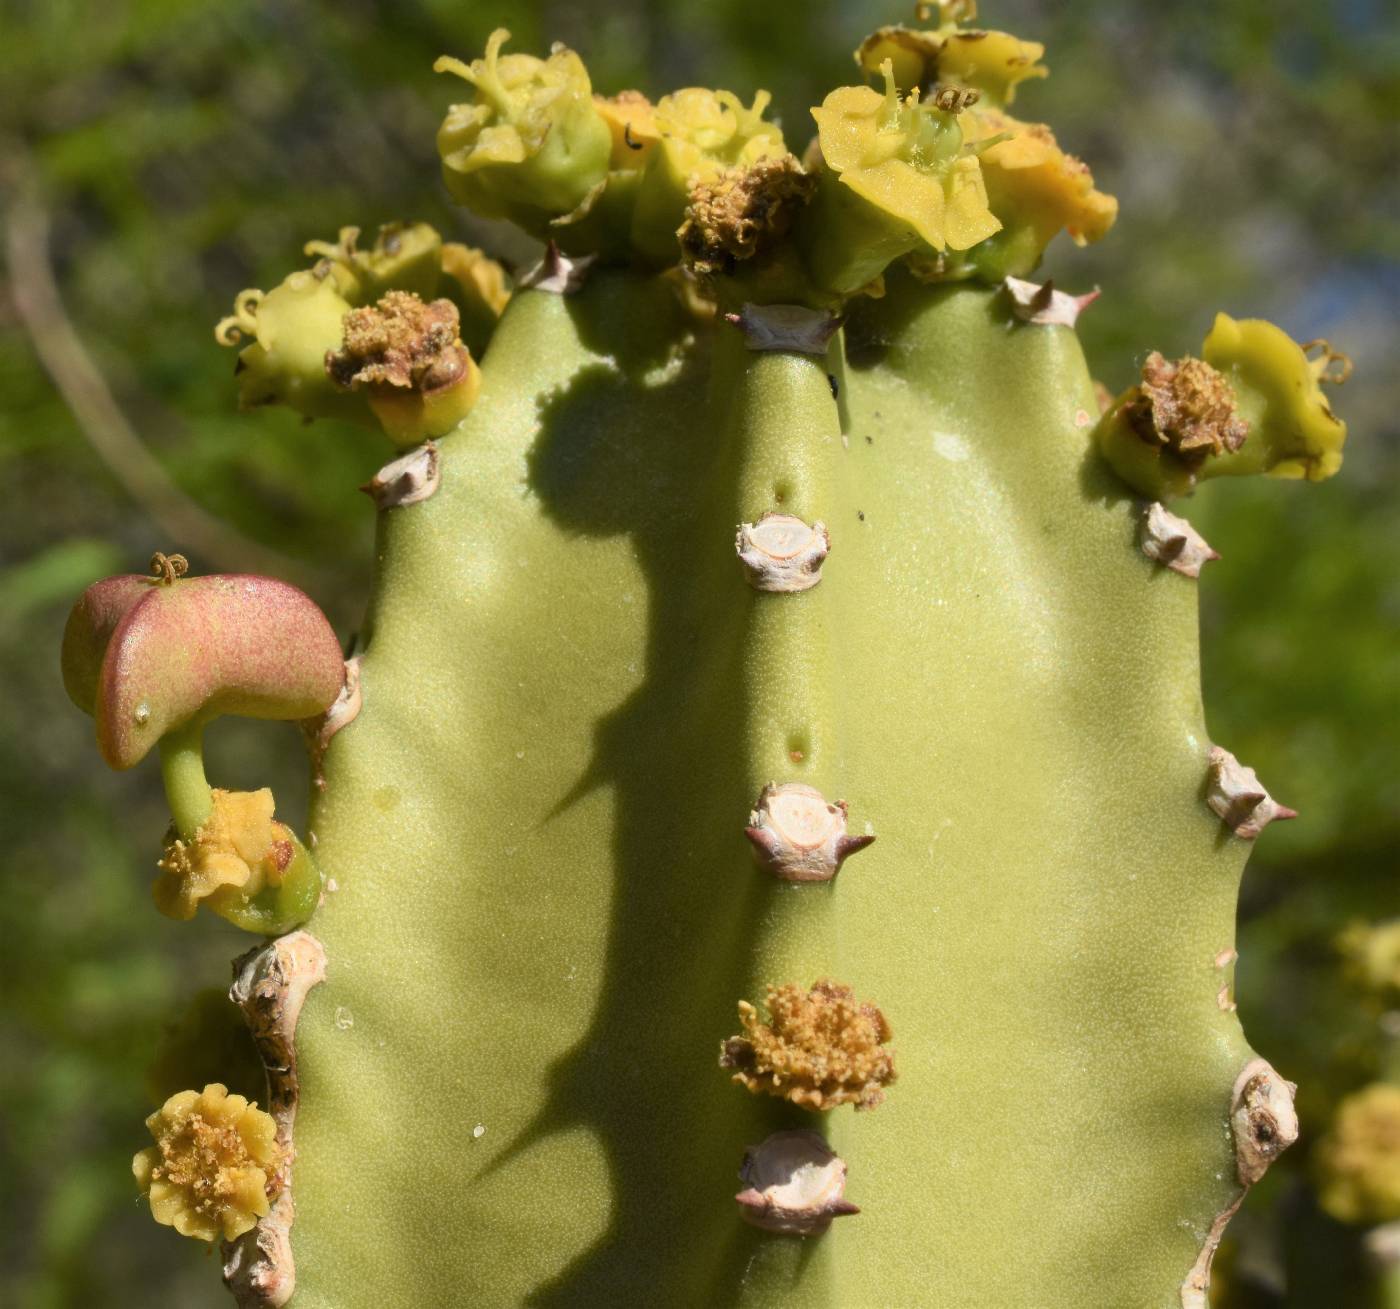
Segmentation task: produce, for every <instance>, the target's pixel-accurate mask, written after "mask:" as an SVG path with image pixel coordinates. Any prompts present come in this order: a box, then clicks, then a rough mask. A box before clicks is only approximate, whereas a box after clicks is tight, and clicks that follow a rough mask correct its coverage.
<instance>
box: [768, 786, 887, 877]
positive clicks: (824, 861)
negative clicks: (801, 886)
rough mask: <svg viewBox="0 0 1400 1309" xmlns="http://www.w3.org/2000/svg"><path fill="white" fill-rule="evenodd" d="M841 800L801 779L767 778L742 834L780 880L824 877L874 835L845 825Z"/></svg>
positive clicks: (867, 843) (872, 838)
mask: <svg viewBox="0 0 1400 1309" xmlns="http://www.w3.org/2000/svg"><path fill="white" fill-rule="evenodd" d="M846 811H847V806H846V802H845V801H844V800H837V801H836V802H835V803H834V804H833V803H830V802H828V801H827V800H826V798H825V797H824V796H823V795H822V793H821V792H820V791H818V790H816V789H815V788H813V787H810V786H805V785H803V784H802V783H801V782H783V783H778V782H769V783H768V785H767V786H765V787H764V788H763V791H762V792H761V793H760V795H759V797H758V806H757V807H756V808H755V809H754V811H753V813H751V814H750V815H749V825H748V827H746V828H745V829H744V835H745V836H746V837H748V839H749V840H750V841H751V842H752V843H753V847H754V851H755V853H756V854H757V856H758V862H759V864H760V865H761V866H762V867H763V868H765V869H766V870H767V871H768V872H770V873H772V874H773V876H774V877H777V878H779V879H780V880H782V881H785V882H829V881H830V880H831V879H832V878H833V877H835V876H836V874H837V873H838V872H840V870H841V865H842V864H843V863H844V862H845V861H846V860H847V859H848V858H849V857H850V856H851V855H853V854H856V853H857V852H858V851H860V850H864V849H865V847H866V846H868V845H870V844H871V843H872V842H873V841H874V840H875V838H874V837H873V836H869V835H864V836H852V835H850V834H849V833H848V832H847V831H846Z"/></svg>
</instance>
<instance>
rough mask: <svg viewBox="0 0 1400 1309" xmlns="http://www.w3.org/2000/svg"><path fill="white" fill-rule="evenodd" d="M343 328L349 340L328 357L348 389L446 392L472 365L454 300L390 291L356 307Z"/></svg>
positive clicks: (330, 368) (329, 367)
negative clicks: (427, 299)
mask: <svg viewBox="0 0 1400 1309" xmlns="http://www.w3.org/2000/svg"><path fill="white" fill-rule="evenodd" d="M343 327H344V332H345V338H344V344H343V345H342V347H341V349H340V350H338V351H331V352H330V353H328V354H327V355H326V371H327V372H328V373H329V374H330V376H331V380H332V381H334V382H335V383H336V384H337V385H338V386H343V387H345V388H346V389H348V390H358V389H359V388H360V387H361V386H372V387H394V388H398V389H400V390H413V391H419V392H424V393H430V392H433V391H441V390H443V389H445V388H446V387H449V386H451V385H452V384H453V383H454V382H457V381H458V380H460V379H461V377H462V376H463V375H464V374H465V373H466V371H467V369H468V367H469V364H470V356H469V355H468V354H467V351H466V349H465V347H464V346H463V345H462V342H461V340H460V339H459V337H458V334H457V329H458V317H457V306H456V305H454V304H453V303H452V301H451V300H434V301H432V303H430V304H425V303H424V302H423V301H422V300H420V299H419V298H418V297H417V296H416V295H414V294H413V293H412V292H411V291H390V292H389V294H388V295H386V296H385V297H384V298H383V299H382V300H380V302H379V303H378V304H377V305H374V306H373V307H370V306H368V305H366V306H365V307H364V308H362V309H352V310H351V311H350V312H349V313H348V314H346V315H345V318H344V320H343Z"/></svg>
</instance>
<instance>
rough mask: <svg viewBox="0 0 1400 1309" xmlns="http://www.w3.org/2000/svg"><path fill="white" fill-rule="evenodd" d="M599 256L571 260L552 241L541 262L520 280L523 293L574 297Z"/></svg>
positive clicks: (585, 256)
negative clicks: (534, 292)
mask: <svg viewBox="0 0 1400 1309" xmlns="http://www.w3.org/2000/svg"><path fill="white" fill-rule="evenodd" d="M597 259H598V256H597V255H583V256H581V257H580V258H578V259H570V258H569V256H568V255H566V254H564V252H563V251H562V250H560V249H559V247H558V246H557V245H555V244H554V242H553V241H551V242H550V243H549V244H548V245H547V246H545V250H544V258H543V259H541V260H540V262H539V263H537V264H536V265H535V266H534V267H533V268H532V269H530V271H529V272H528V273H526V274H525V276H524V277H522V278H521V279H520V287H519V289H520V290H522V291H548V292H550V293H551V294H552V295H573V294H574V293H575V292H577V291H578V290H579V289H580V288H581V287H582V286H583V284H584V282H585V281H586V280H587V278H588V273H589V270H590V269H592V267H593V265H594V263H595V262H597Z"/></svg>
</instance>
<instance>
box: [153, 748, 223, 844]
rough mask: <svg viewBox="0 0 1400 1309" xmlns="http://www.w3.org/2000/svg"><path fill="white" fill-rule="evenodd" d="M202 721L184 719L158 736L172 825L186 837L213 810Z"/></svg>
mask: <svg viewBox="0 0 1400 1309" xmlns="http://www.w3.org/2000/svg"><path fill="white" fill-rule="evenodd" d="M203 737H204V724H203V723H187V724H186V725H185V726H184V727H179V728H176V729H175V730H174V731H172V732H167V733H166V734H165V735H164V736H163V737H161V739H160V771H161V777H162V780H163V781H164V782H165V798H166V799H167V800H168V801H169V802H170V813H171V815H172V816H173V817H174V819H175V827H176V829H177V830H178V831H179V833H180V835H181V837H183V838H184V839H185V840H186V841H191V840H193V839H194V836H195V833H196V832H198V831H199V829H200V827H201V826H203V824H204V823H205V822H206V821H207V820H208V818H209V815H210V814H211V813H213V811H214V797H213V795H212V793H211V792H210V790H209V783H208V782H207V781H206V780H205V777H204V751H203Z"/></svg>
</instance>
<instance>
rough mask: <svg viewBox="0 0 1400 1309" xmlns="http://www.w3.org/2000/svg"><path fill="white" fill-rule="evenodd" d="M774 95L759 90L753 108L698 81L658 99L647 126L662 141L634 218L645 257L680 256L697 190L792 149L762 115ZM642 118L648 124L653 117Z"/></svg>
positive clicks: (665, 259) (663, 261)
mask: <svg viewBox="0 0 1400 1309" xmlns="http://www.w3.org/2000/svg"><path fill="white" fill-rule="evenodd" d="M771 99H772V97H771V96H770V95H769V94H768V92H767V91H759V92H758V93H757V94H756V95H755V96H754V100H753V104H751V105H748V106H746V105H745V104H744V103H743V101H742V100H740V99H739V97H738V96H736V95H734V94H733V92H730V91H711V90H708V89H707V88H705V87H699V86H692V87H686V88H685V89H684V90H681V91H676V92H674V93H673V94H671V95H667V96H662V97H661V99H660V100H659V101H658V102H657V104H656V106H655V108H654V109H653V110H651V114H650V124H649V126H647V131H648V132H654V133H655V137H656V144H655V147H654V148H651V149H649V150H648V151H646V152H645V153H646V154H647V162H646V167H645V171H644V172H643V173H642V175H641V177H640V179H639V180H638V181H637V189H636V192H635V200H634V205H633V209H632V218H631V239H632V245H633V247H634V249H635V250H636V251H637V252H639V253H640V254H641V255H642V256H643V257H644V258H645V259H647V260H649V261H651V262H654V263H656V264H659V265H662V266H664V265H667V264H672V263H675V262H676V260H677V259H678V258H679V256H680V248H679V245H678V244H677V240H676V232H677V229H678V228H679V227H680V226H681V223H682V222H683V221H684V219H685V211H686V206H687V204H688V203H689V200H690V194H691V191H692V189H693V188H694V187H696V186H701V185H708V184H711V183H714V182H715V181H717V180H718V179H719V177H720V176H721V174H722V173H724V171H725V170H726V169H732V168H748V167H750V166H752V165H753V164H756V163H757V162H758V161H759V160H762V159H772V158H780V157H782V156H784V155H786V154H787V147H786V146H785V145H784V144H783V134H782V131H781V130H780V129H779V127H778V126H777V124H776V123H768V122H764V120H763V114H764V111H765V110H766V109H767V108H768V102H769V101H770V100H771ZM637 121H638V122H639V123H642V124H644V125H645V124H646V116H645V115H641V116H639V117H638V119H637ZM617 176H618V174H614V175H613V177H614V178H616V177H617ZM623 176H630V175H629V174H623ZM609 185H610V186H611V185H612V182H611V181H610V183H609Z"/></svg>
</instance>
